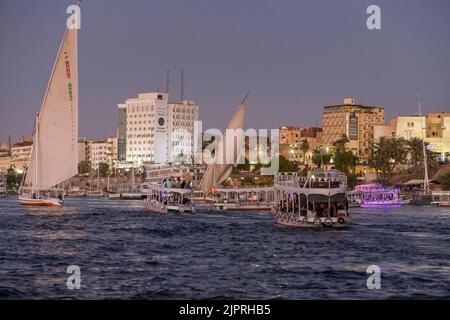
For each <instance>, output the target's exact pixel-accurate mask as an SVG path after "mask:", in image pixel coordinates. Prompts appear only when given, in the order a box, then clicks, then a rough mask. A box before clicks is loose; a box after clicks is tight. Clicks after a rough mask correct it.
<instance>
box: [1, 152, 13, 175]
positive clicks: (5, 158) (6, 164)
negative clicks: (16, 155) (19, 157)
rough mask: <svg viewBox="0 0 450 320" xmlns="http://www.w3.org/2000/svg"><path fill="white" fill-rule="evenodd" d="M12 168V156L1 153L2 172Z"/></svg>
mask: <svg viewBox="0 0 450 320" xmlns="http://www.w3.org/2000/svg"><path fill="white" fill-rule="evenodd" d="M10 168H11V157H10V156H9V155H0V172H4V171H8V170H9V169H10Z"/></svg>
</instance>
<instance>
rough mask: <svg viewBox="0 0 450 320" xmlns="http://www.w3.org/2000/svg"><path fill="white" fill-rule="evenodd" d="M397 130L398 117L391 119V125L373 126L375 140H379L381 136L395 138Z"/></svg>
mask: <svg viewBox="0 0 450 320" xmlns="http://www.w3.org/2000/svg"><path fill="white" fill-rule="evenodd" d="M396 131H397V119H391V121H390V122H389V125H381V124H380V125H376V126H373V140H374V141H377V140H379V139H380V138H381V137H389V138H394V137H395V135H396Z"/></svg>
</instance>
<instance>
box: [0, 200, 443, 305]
mask: <svg viewBox="0 0 450 320" xmlns="http://www.w3.org/2000/svg"><path fill="white" fill-rule="evenodd" d="M350 213H351V215H352V219H353V224H352V226H351V227H349V228H347V229H345V230H323V231H317V230H316V231H314V230H293V229H286V228H281V227H278V226H276V225H274V221H273V219H272V217H271V215H270V213H249V212H247V213H242V212H234V213H214V214H211V213H210V214H206V213H204V214H203V213H199V214H196V215H190V214H183V215H177V214H169V215H166V216H162V215H154V214H150V213H148V212H147V211H146V210H145V208H144V207H143V203H142V202H141V201H121V200H108V199H66V206H65V207H63V208H59V209H43V208H27V207H21V206H19V205H18V204H17V202H16V198H13V197H7V198H0V299H44V298H49V299H109V298H114V299H115V298H119V299H386V298H446V299H449V298H450V209H449V208H434V207H414V206H403V207H396V208H373V209H360V208H355V209H353V208H351V209H350ZM70 265H77V266H79V268H80V271H81V289H79V290H69V289H68V288H67V285H66V282H67V277H69V276H70V274H67V273H66V271H67V267H68V266H70ZM369 265H377V266H379V267H380V269H381V282H380V283H381V288H380V289H378V290H377V289H373V290H369V289H368V288H367V284H366V283H367V278H368V277H369V274H367V273H366V271H367V267H368V266H369Z"/></svg>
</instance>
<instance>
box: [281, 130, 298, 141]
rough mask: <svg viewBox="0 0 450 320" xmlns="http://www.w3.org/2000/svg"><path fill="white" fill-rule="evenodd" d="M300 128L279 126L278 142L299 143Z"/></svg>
mask: <svg viewBox="0 0 450 320" xmlns="http://www.w3.org/2000/svg"><path fill="white" fill-rule="evenodd" d="M300 136H301V129H300V128H297V127H281V128H280V144H297V143H300Z"/></svg>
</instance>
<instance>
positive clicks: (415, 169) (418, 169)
mask: <svg viewBox="0 0 450 320" xmlns="http://www.w3.org/2000/svg"><path fill="white" fill-rule="evenodd" d="M405 145H406V149H407V152H408V154H409V157H410V159H411V162H410V166H409V171H410V172H411V173H413V174H414V175H415V177H416V178H422V177H423V170H424V169H423V162H424V159H423V149H422V148H423V147H422V139H420V138H417V137H414V138H411V139H409V140H406V142H405ZM425 145H426V146H427V145H428V144H427V143H425ZM426 153H427V160H428V161H427V162H428V170H429V171H431V172H433V171H435V170H436V168H437V166H438V163H437V161H436V160H435V159H433V153H432V152H431V151H430V150H429V149H428V148H426Z"/></svg>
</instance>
